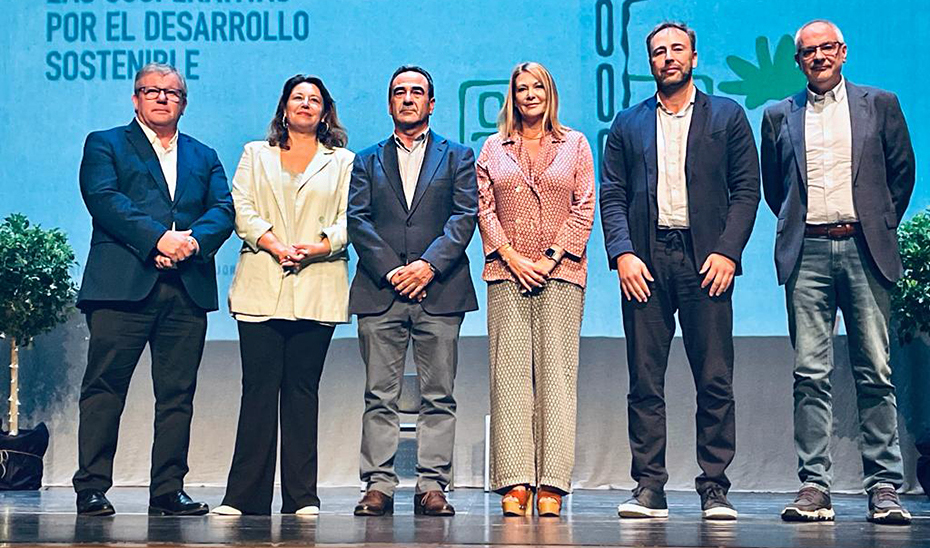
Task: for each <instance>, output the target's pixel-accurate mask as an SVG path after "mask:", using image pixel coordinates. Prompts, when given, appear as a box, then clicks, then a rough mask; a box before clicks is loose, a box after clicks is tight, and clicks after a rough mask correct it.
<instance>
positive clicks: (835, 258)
mask: <svg viewBox="0 0 930 548" xmlns="http://www.w3.org/2000/svg"><path fill="white" fill-rule="evenodd" d="M795 45H796V47H797V53H796V55H795V60H796V61H797V63H798V66H800V68H801V71H802V72H804V75H805V76H806V77H807V82H808V84H807V89H804V90H802V91H801V92H799V93H798V94H796V95H794V96H792V97H788V98H787V99H785V100H783V101H781V102H779V103H778V104H775V105H773V106H771V107H769V108H767V109H766V110H765V115H764V117H763V119H762V182H763V187H764V191H765V201H766V203H768V206H769V208H770V209H771V210H772V212H773V213H774V214H775V215H776V216H777V217H778V225H777V228H776V233H777V235H776V239H775V266H776V270H777V272H778V283H779V284H783V285H784V286H785V296H786V300H787V305H788V331H789V335H790V337H791V343H792V345H793V346H794V351H795V360H794V441H795V448H796V450H797V453H798V476H799V477H800V480H801V483H802V485H801V489H800V490H799V491H798V496H797V499H796V500H795V501H794V502H793V503H791V504H789V505H788V506H787V507H786V508H785V509H784V511H783V512H782V514H781V515H782V518H783V519H785V520H788V521H817V520H833V517H834V512H833V507H832V505H831V502H830V483H831V481H832V479H833V477H832V463H831V458H830V438H831V437H832V435H833V408H832V399H831V386H830V372H831V371H832V369H833V327H834V324H835V323H836V310H837V308H839V309H840V310H842V311H843V318H844V320H845V323H846V333H847V335H848V338H849V362H850V365H851V366H852V372H853V378H854V379H855V381H856V394H857V403H858V407H859V430H860V443H859V447H860V448H861V451H862V463H863V468H864V473H865V478H864V482H863V483H864V487H865V490H866V491H867V492H868V493H869V509H868V518H869V520H871V521H875V522H880V523H898V524H905V523H909V522H910V519H911V517H910V514H909V513H908V512H907V510H905V509H904V508H903V507H902V506H901V503H900V501H899V500H898V496H897V494H896V492H895V490H896V488H898V487H900V486H901V485H902V483H903V482H904V470H903V466H902V463H901V450H900V448H899V445H898V427H897V405H896V403H895V389H894V385H893V384H892V383H891V367H890V365H889V342H888V318H889V315H890V312H891V293H890V290H891V287H892V286H893V285H894V282H895V281H896V280H897V279H898V278H899V277H900V276H901V272H902V266H901V257H900V255H899V254H898V243H897V234H896V228H897V226H898V222H900V221H901V218H902V217H903V216H904V212H905V210H907V204H908V202H909V200H910V197H911V192H912V191H913V189H914V176H915V167H914V151H913V149H912V148H911V140H910V137H909V135H908V131H907V124H906V123H905V121H904V115H903V114H902V112H901V106H900V104H898V99H897V97H895V95H894V94H892V93H889V92H887V91H883V90H880V89H876V88H871V87H865V86H858V85H855V84H853V83H851V82H849V81H848V80H845V79H844V78H843V76H842V73H841V71H842V67H843V63H844V62H845V61H846V44H845V42H844V41H843V34H842V32H840V29H839V28H838V27H837V26H836V25H834V24H833V23H831V22H830V21H826V20H815V21H811V22H809V23H807V24H805V25H804V26H802V27H801V28H800V29H799V30H798V31H797V34H796V35H795Z"/></svg>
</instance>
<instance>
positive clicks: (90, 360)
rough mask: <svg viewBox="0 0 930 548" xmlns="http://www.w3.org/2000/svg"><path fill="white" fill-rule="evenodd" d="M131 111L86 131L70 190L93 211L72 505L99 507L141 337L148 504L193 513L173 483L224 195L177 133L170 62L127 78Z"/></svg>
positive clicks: (196, 510)
mask: <svg viewBox="0 0 930 548" xmlns="http://www.w3.org/2000/svg"><path fill="white" fill-rule="evenodd" d="M134 86H135V91H134V94H133V96H132V101H133V104H134V106H135V111H136V118H135V119H134V120H133V121H132V122H130V123H129V125H127V126H124V127H116V128H113V129H109V130H106V131H99V132H94V133H91V134H90V135H89V136H88V137H87V141H86V142H85V144H84V158H83V160H82V161H81V173H80V184H81V195H82V196H83V198H84V203H85V204H86V205H87V210H88V211H89V212H90V216H91V218H92V220H93V235H92V236H91V243H90V253H89V254H88V257H87V264H86V265H85V267H84V280H83V283H82V284H81V291H80V293H79V295H78V303H77V305H78V307H79V308H80V309H81V310H82V311H83V312H84V313H85V315H86V318H87V326H88V329H89V330H90V345H89V347H88V351H87V369H86V371H85V373H84V381H83V383H82V385H81V399H80V426H79V428H78V470H77V472H76V473H75V474H74V480H73V483H74V489H75V491H76V492H77V509H78V513H79V514H83V515H110V514H113V513H114V508H113V505H112V504H110V502H109V501H108V500H107V498H106V496H105V493H106V491H107V490H108V489H109V488H110V486H111V485H112V484H113V480H112V476H113V457H114V455H115V453H116V440H117V433H118V431H119V422H120V415H121V413H122V411H123V407H124V405H125V402H126V393H127V391H128V390H129V381H130V379H131V378H132V373H133V370H134V369H135V366H136V363H137V362H138V360H139V357H140V356H141V354H142V351H143V349H144V348H145V345H146V344H148V345H149V346H150V348H151V353H152V384H153V385H154V389H155V440H154V443H153V447H152V477H151V484H150V487H149V490H150V499H149V513H151V514H157V515H198V514H205V513H206V512H207V510H208V508H207V505H206V504H203V503H201V502H195V501H192V500H191V499H190V498H189V497H188V496H187V495H186V494H185V493H184V490H183V486H184V476H185V474H187V470H188V467H187V451H188V446H189V442H190V422H191V415H192V413H193V399H194V388H195V386H196V382H197V368H198V367H199V365H200V358H201V355H202V353H203V346H204V337H205V335H206V328H207V312H208V311H211V310H216V309H217V294H216V274H215V272H216V267H215V266H214V264H213V256H214V254H215V253H216V251H217V250H218V249H219V248H220V246H221V245H222V244H223V242H224V241H225V240H226V238H227V237H229V234H230V233H231V232H232V228H233V217H234V211H233V205H232V199H231V198H230V195H229V188H228V186H227V183H226V175H225V173H224V172H223V166H222V165H221V164H220V161H219V159H218V158H217V155H216V152H214V151H213V149H211V148H209V147H207V146H205V145H203V144H201V143H200V142H198V141H196V140H194V139H193V138H191V137H189V136H187V135H184V134H182V133H178V130H177V125H178V120H179V119H180V117H181V115H182V114H183V112H184V108H185V106H186V105H187V86H186V84H185V82H184V78H183V77H182V76H181V75H180V74H179V73H178V72H177V70H175V69H174V68H173V67H170V66H167V65H161V64H154V63H153V64H149V65H146V66H144V67H143V68H142V69H140V70H139V72H138V73H137V74H136V77H135V82H134Z"/></svg>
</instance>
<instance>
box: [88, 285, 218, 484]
mask: <svg viewBox="0 0 930 548" xmlns="http://www.w3.org/2000/svg"><path fill="white" fill-rule="evenodd" d="M86 316H87V326H88V329H89V330H90V345H89V347H88V350H87V369H86V371H85V372H84V381H83V383H82V384H81V399H80V424H79V426H78V470H77V472H76V473H75V474H74V479H73V484H74V489H75V491H81V490H84V489H99V490H101V491H106V490H107V489H109V488H110V486H112V485H113V457H114V455H115V454H116V442H117V434H118V433H119V421H120V415H121V414H122V412H123V407H124V406H125V404H126V393H127V392H128V390H129V381H130V379H132V373H133V371H134V370H135V368H136V364H137V363H138V361H139V357H140V356H141V355H142V351H143V350H144V349H145V345H146V344H148V345H149V348H150V351H151V354H152V385H153V387H154V390H155V440H154V443H153V445H152V479H151V483H150V485H149V491H150V493H151V496H153V497H156V496H160V495H164V494H166V493H170V492H172V491H177V490H179V489H182V488H183V487H184V476H185V475H186V474H187V471H188V467H187V452H188V447H189V445H190V424H191V416H192V415H193V412H194V406H193V401H194V389H195V388H196V386H197V369H198V368H199V367H200V358H201V356H202V355H203V344H204V337H205V336H206V332H207V314H206V311H204V310H203V309H202V308H199V307H198V306H197V305H195V304H194V302H193V301H192V300H191V299H190V297H189V296H188V295H187V291H185V289H184V286H183V285H182V284H181V281H180V280H179V279H178V278H177V277H176V276H175V277H168V278H166V279H165V280H162V281H159V282H158V283H156V284H155V287H154V288H153V289H152V292H151V293H150V294H149V295H148V296H147V297H146V298H145V299H143V300H142V301H139V302H117V303H99V305H98V306H94V307H91V308H88V309H87V310H86Z"/></svg>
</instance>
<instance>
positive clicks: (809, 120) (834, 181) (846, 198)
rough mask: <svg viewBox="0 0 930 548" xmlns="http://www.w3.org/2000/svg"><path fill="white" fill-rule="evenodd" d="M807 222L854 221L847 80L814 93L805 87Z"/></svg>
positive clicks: (850, 125)
mask: <svg viewBox="0 0 930 548" xmlns="http://www.w3.org/2000/svg"><path fill="white" fill-rule="evenodd" d="M804 116H805V118H804V147H805V152H806V155H807V223H808V224H834V223H848V222H856V221H857V220H858V219H859V217H858V215H856V207H855V205H854V204H853V194H852V123H851V122H850V118H849V101H848V100H847V97H846V80H845V79H841V80H840V83H839V84H837V85H836V87H835V88H833V89H831V90H830V91H828V92H826V93H825V94H824V95H817V94H815V93H814V92H813V91H811V90H810V88H808V90H807V108H806V110H805V112H804Z"/></svg>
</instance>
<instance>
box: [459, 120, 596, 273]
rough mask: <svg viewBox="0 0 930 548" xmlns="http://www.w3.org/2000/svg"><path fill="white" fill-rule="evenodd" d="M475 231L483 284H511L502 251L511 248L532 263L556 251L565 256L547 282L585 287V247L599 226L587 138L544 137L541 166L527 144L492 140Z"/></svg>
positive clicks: (484, 160) (481, 173)
mask: <svg viewBox="0 0 930 548" xmlns="http://www.w3.org/2000/svg"><path fill="white" fill-rule="evenodd" d="M477 171H478V227H479V229H480V230H481V239H482V241H483V243H484V254H485V265H484V272H483V274H482V278H483V279H484V280H485V281H488V282H491V281H497V280H513V281H516V278H514V276H513V275H512V274H511V273H510V270H509V269H508V268H507V265H505V264H504V261H503V260H502V259H501V258H500V256H499V255H498V253H497V250H498V249H499V248H500V247H501V246H503V245H505V244H508V243H509V244H510V245H511V246H513V248H514V249H515V250H516V251H517V252H519V253H520V254H522V255H523V256H525V257H527V258H528V259H530V260H532V261H535V260H537V259H539V258H540V257H542V254H543V252H544V251H545V250H546V249H547V248H549V246H551V245H557V246H560V247H562V248H563V249H564V250H565V256H564V258H563V259H562V261H561V262H560V263H559V264H558V266H556V267H555V270H553V271H552V274H551V275H550V278H555V279H558V280H563V281H566V282H570V283H573V284H576V285H579V286H581V287H584V286H585V281H586V278H587V270H588V258H587V254H586V252H585V247H586V245H587V243H588V237H589V236H590V234H591V225H592V223H593V222H594V199H595V198H594V194H595V190H594V160H593V159H592V157H591V147H590V146H588V141H587V140H586V139H585V137H584V135H583V134H581V133H580V132H578V131H573V130H566V131H565V135H564V137H562V138H561V139H558V138H554V137H553V136H551V135H547V136H545V137H543V140H542V142H541V143H540V149H539V153H538V155H537V157H536V162H535V163H533V162H531V161H530V156H529V153H528V152H527V151H526V150H525V149H524V148H523V139H522V137H520V136H519V135H517V136H516V137H515V138H513V139H506V140H505V139H502V138H501V137H500V135H497V134H495V135H492V136H490V137H488V139H487V141H485V143H484V146H483V147H482V148H481V154H480V155H479V156H478V170H477Z"/></svg>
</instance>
